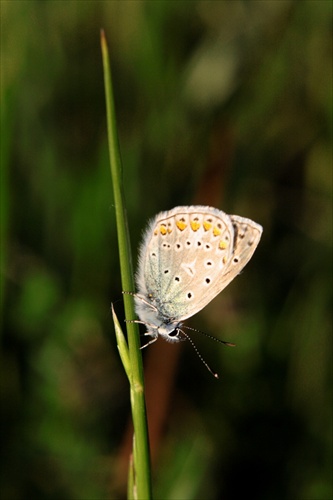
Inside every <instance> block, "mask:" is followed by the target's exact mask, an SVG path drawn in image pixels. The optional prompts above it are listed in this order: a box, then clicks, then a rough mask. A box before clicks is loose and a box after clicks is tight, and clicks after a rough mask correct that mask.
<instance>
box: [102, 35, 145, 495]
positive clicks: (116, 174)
mask: <svg viewBox="0 0 333 500" xmlns="http://www.w3.org/2000/svg"><path fill="white" fill-rule="evenodd" d="M101 47H102V57H103V70H104V85H105V97H106V112H107V129H108V144H109V156H110V168H111V177H112V184H113V194H114V202H115V211H116V224H117V234H118V247H119V258H120V270H121V281H122V287H123V290H124V291H134V278H133V266H132V258H131V252H130V238H129V232H128V226H127V219H126V211H125V201H124V188H123V178H122V166H121V159H120V149H119V142H118V134H117V127H116V114H115V107H114V99H113V89H112V78H111V69H110V63H109V54H108V46H107V42H106V38H105V35H104V31H102V32H101ZM124 305H125V315H126V318H127V319H129V320H131V319H133V318H134V317H135V312H134V304H133V297H132V296H131V295H129V294H124ZM127 338H128V352H129V363H130V369H129V373H130V384H131V405H132V418H133V426H134V434H135V448H134V450H133V452H134V474H135V488H136V491H137V495H138V498H140V499H145V500H149V499H150V498H151V472H150V456H149V440H148V426H147V417H146V404H145V397H144V374H143V366H142V356H141V351H140V342H139V331H138V327H137V325H136V324H135V323H127ZM126 371H127V370H126Z"/></svg>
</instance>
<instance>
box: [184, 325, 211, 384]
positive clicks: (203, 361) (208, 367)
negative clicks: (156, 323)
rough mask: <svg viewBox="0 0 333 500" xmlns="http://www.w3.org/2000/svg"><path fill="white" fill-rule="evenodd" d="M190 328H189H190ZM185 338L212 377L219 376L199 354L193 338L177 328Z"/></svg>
mask: <svg viewBox="0 0 333 500" xmlns="http://www.w3.org/2000/svg"><path fill="white" fill-rule="evenodd" d="M190 330H191V328H190ZM179 331H180V332H181V333H182V334H183V335H184V336H185V338H186V340H188V341H189V343H190V344H191V345H192V347H193V349H194V350H195V352H196V353H197V355H198V357H199V358H200V360H201V361H202V363H203V364H204V365H205V367H206V368H207V370H208V371H209V372H210V373H211V374H212V375H213V377H215V378H219V376H218V374H217V373H216V372H213V370H212V369H211V367H210V366H209V365H208V363H206V361H205V360H204V359H203V357H202V356H201V354H200V352H199V350H198V348H197V346H196V345H195V343H194V342H193V340H192V339H191V337H189V336H188V335H187V334H186V333H185V332H184V331H183V330H179Z"/></svg>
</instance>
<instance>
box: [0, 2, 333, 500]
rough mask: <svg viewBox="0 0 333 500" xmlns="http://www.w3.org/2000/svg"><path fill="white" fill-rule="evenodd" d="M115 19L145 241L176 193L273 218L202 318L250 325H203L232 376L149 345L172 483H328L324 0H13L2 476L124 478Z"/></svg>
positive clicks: (131, 175)
mask: <svg viewBox="0 0 333 500" xmlns="http://www.w3.org/2000/svg"><path fill="white" fill-rule="evenodd" d="M101 27H103V28H104V29H105V32H106V35H107V37H108V40H109V44H110V49H111V54H112V67H113V78H114V85H115V98H116V104H117V114H118V125H119V133H120V142H121V149H122V159H123V164H124V176H125V182H126V197H127V203H128V215H129V221H130V230H131V237H132V244H133V255H134V258H136V255H137V250H136V249H137V246H138V242H139V240H140V235H141V231H142V229H143V228H144V226H145V225H146V222H147V219H148V218H149V217H151V216H153V215H154V214H155V213H157V212H158V211H160V210H166V209H169V208H172V207H173V206H176V205H182V204H191V203H202V204H210V205H214V206H218V207H220V208H222V209H223V210H225V211H226V212H228V213H237V214H239V215H243V216H247V217H250V218H253V219H254V220H255V221H257V222H259V223H261V224H262V225H263V226H264V235H263V239H262V241H261V243H260V245H259V248H258V250H257V252H256V254H255V256H254V258H253V259H252V261H251V262H250V263H249V265H248V267H247V268H246V270H245V272H244V273H243V274H242V276H240V277H238V278H237V279H236V280H235V282H234V283H232V284H231V285H230V286H229V287H228V289H227V290H226V291H225V292H223V293H222V294H221V295H220V296H219V297H218V298H217V299H216V300H215V301H214V302H213V303H211V304H210V305H209V306H208V307H207V308H206V309H205V310H204V311H202V312H201V313H200V314H198V315H197V316H196V317H195V318H192V319H191V321H190V324H191V325H192V326H195V327H197V328H200V329H202V330H204V331H206V332H208V333H212V334H214V335H216V336H219V337H220V338H223V339H225V340H229V341H234V342H236V344H237V347H236V348H234V349H227V348H226V349H224V348H223V347H221V348H220V347H218V348H216V345H215V344H214V343H213V342H210V341H208V340H207V339H204V338H202V339H201V338H197V336H196V337H195V338H194V340H195V342H196V343H197V345H198V346H199V348H200V352H201V353H202V355H203V356H204V358H205V359H206V360H207V361H208V362H209V364H210V365H212V367H214V369H216V370H217V371H218V372H219V374H220V381H218V382H216V381H215V380H214V379H213V378H212V377H211V376H210V374H209V373H208V372H206V371H205V369H204V367H203V365H202V364H201V363H200V362H199V361H198V359H197V357H196V356H195V353H194V352H193V350H192V349H191V347H190V346H189V345H182V346H181V347H182V351H181V358H174V365H172V363H171V361H169V359H171V357H170V358H169V356H174V353H175V352H178V351H177V349H178V347H176V346H174V345H171V346H170V345H168V344H166V343H163V345H161V343H162V341H159V342H158V343H156V345H155V344H154V345H152V346H151V347H149V348H148V349H147V352H145V353H144V355H145V357H146V358H147V359H146V361H147V371H146V376H147V387H149V386H150V384H157V389H156V391H155V393H154V394H155V396H154V397H153V399H151V398H150V399H149V391H148V412H149V422H150V427H151V429H154V428H155V427H157V426H158V425H159V432H156V433H154V431H153V430H152V451H153V458H154V488H155V493H156V498H163V499H167V498H169V499H177V500H180V499H190V498H207V499H217V498H225V499H233V498H234V499H238V498H248V497H251V498H256V499H257V500H261V499H263V500H264V499H265V500H266V499H269V500H281V499H282V498H288V499H293V500H325V499H327V500H328V499H332V497H333V492H332V413H331V406H332V405H331V404H332V392H331V390H332V384H331V382H332V379H331V375H332V358H331V348H332V345H331V344H332V340H331V324H332V323H331V305H332V156H331V154H332V153H331V134H332V125H331V124H332V116H331V110H332V92H331V85H332V70H331V63H332V41H331V34H332V33H331V31H332V4H331V2H329V1H326V0H323V1H322V0H316V1H315V2H314V1H311V0H310V1H308V0H303V1H302V2H299V1H296V0H285V1H283V2H281V1H274V0H272V1H271V0H266V1H265V2H262V1H251V0H248V1H245V0H244V1H241V0H235V1H193V2H187V1H178V2H169V1H156V2H148V1H126V2H120V1H119V2H111V1H105V2H93V1H84V2H82V1H81V2H72V1H70V2H56V1H44V2H39V1H37V0H36V1H35V0H30V1H29V2H25V1H15V2H11V1H3V0H2V1H1V316H2V323H1V326H2V328H1V330H2V337H1V339H2V353H1V366H2V375H1V389H2V391H1V393H2V429H3V437H2V446H1V451H2V466H1V491H2V493H1V496H2V498H4V499H6V500H7V499H8V500H10V499H14V500H16V499H31V498H35V499H39V498H40V499H57V500H59V499H75V500H78V499H83V500H90V499H103V498H105V499H106V498H122V497H124V495H125V493H124V492H125V491H126V490H125V487H126V486H125V481H126V477H125V476H124V468H125V469H126V463H127V461H128V453H129V448H128V445H127V444H126V443H128V442H129V440H130V438H128V439H127V438H126V436H130V434H131V431H130V428H129V427H128V420H129V402H128V397H129V394H128V385H127V381H126V376H125V374H124V373H123V371H122V368H121V363H120V361H119V358H118V354H117V350H116V347H115V338H114V335H113V331H112V326H111V325H112V321H111V316H110V302H111V300H112V301H114V302H116V309H117V313H118V314H119V315H120V316H121V287H120V279H119V269H118V262H117V259H118V256H117V242H116V233H115V222H114V210H113V205H112V198H111V192H112V190H111V184H110V176H109V167H108V156H107V144H106V125H105V105H104V90H103V75H102V63H101V54H100V45H99V31H100V28H101ZM193 335H195V334H193ZM157 344H159V345H158V346H157ZM212 344H214V345H212ZM160 352H162V357H159V356H160ZM163 357H165V360H166V363H167V364H166V371H165V372H163V373H164V375H162V372H161V370H162V364H163V359H164V358H163ZM152 363H155V365H153V364H152ZM149 366H154V368H153V369H150V368H149ZM172 366H174V368H172ZM151 394H152V392H151ZM162 402H163V404H162ZM171 402H172V403H171ZM163 405H164V406H163ZM161 408H163V409H164V411H163V416H162V417H161V416H160V417H157V416H156V411H158V410H159V409H161ZM157 418H159V419H160V423H159V424H158V423H156V419H157ZM161 422H162V423H161ZM154 426H155V427H154ZM124 457H125V458H124ZM123 463H125V465H123V466H122V464H123Z"/></svg>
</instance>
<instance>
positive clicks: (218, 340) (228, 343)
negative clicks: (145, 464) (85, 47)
mask: <svg viewBox="0 0 333 500" xmlns="http://www.w3.org/2000/svg"><path fill="white" fill-rule="evenodd" d="M182 327H183V328H186V329H187V330H192V332H198V333H201V335H204V336H205V337H208V338H209V339H212V340H215V342H219V343H220V344H224V345H226V346H228V347H235V346H236V344H233V343H232V342H226V341H225V340H220V339H217V338H216V337H213V335H209V334H208V333H205V332H202V331H201V330H198V329H197V328H191V327H190V326H186V325H182Z"/></svg>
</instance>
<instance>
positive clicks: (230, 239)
mask: <svg viewBox="0 0 333 500" xmlns="http://www.w3.org/2000/svg"><path fill="white" fill-rule="evenodd" d="M261 232H262V228H261V226H259V225H258V224H256V223H254V222H253V221H251V220H249V219H244V218H242V217H238V216H229V215H227V214H225V213H224V212H222V211H220V210H217V209H215V208H211V207H202V206H193V207H177V208H175V209H173V210H170V211H169V212H162V213H160V214H158V215H157V216H156V217H155V219H154V220H153V221H152V222H151V224H150V226H149V228H148V230H147V232H146V234H145V237H144V242H143V245H142V248H141V252H140V260H139V271H138V275H137V283H138V289H139V294H140V295H143V296H144V297H145V298H146V299H147V300H149V301H151V302H152V303H153V304H154V306H155V307H156V308H157V309H158V310H159V312H160V313H161V315H162V316H163V317H165V318H172V319H175V320H177V321H182V320H184V319H186V318H189V317H190V316H192V315H193V314H195V313H196V312H198V311H200V310H201V309H202V308H203V307H205V305H207V304H208V303H209V302H210V301H211V300H212V299H213V298H214V297H215V296H216V295H218V293H219V292H220V291H222V290H223V289H224V288H225V287H226V286H227V285H228V284H229V283H230V282H231V281H232V280H233V279H234V277H235V276H236V275H237V274H238V273H239V272H240V271H241V270H242V268H243V267H244V266H245V265H246V263H247V262H248V261H249V259H250V258H251V256H252V254H253V252H254V250H255V248H256V246H257V245H258V242H259V240H260V236H261Z"/></svg>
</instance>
